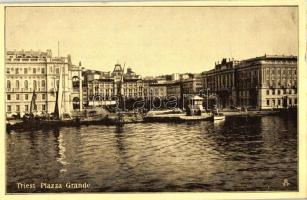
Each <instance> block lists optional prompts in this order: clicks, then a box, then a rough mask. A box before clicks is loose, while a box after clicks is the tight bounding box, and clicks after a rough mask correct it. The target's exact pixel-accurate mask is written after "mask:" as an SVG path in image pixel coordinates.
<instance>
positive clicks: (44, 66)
mask: <svg viewBox="0 0 307 200" xmlns="http://www.w3.org/2000/svg"><path fill="white" fill-rule="evenodd" d="M5 68H6V113H7V114H8V115H11V114H21V115H22V114H25V113H29V112H30V110H32V111H35V112H36V113H38V114H39V113H53V112H54V110H55V102H56V92H57V91H58V90H59V87H60V86H61V92H62V94H63V95H62V101H61V102H62V103H61V105H60V106H61V108H62V109H63V112H66V113H69V112H71V111H72V110H73V98H74V97H78V98H79V99H80V97H81V96H80V95H82V93H80V91H81V89H80V88H81V87H78V88H77V87H74V89H75V90H74V91H73V90H72V89H73V80H74V81H75V82H78V83H79V85H81V81H82V78H81V71H80V70H79V66H78V67H76V66H73V65H72V64H71V58H70V56H67V57H53V56H52V52H51V50H47V51H46V52H41V51H24V50H22V51H7V52H6V62H5ZM76 77H77V79H76ZM60 80H61V83H60ZM77 80H78V81H77ZM33 95H35V105H34V106H31V101H32V96H33ZM75 100H76V99H75Z"/></svg>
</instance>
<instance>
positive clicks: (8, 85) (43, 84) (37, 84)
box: [6, 80, 46, 89]
mask: <svg viewBox="0 0 307 200" xmlns="http://www.w3.org/2000/svg"><path fill="white" fill-rule="evenodd" d="M40 83H41V85H40ZM40 86H41V87H43V88H44V87H46V81H45V80H42V81H41V82H40V81H36V80H33V88H34V89H36V88H37V87H40ZM20 87H21V86H20V82H19V80H16V81H15V88H16V89H19V88H20ZM6 88H7V89H11V88H12V83H11V81H10V80H7V81H6ZM23 88H25V89H28V88H29V82H28V80H25V81H24V83H23Z"/></svg>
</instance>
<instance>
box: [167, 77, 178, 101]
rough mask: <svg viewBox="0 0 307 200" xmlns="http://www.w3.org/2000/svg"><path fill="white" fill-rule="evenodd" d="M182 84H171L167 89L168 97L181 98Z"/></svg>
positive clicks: (174, 82)
mask: <svg viewBox="0 0 307 200" xmlns="http://www.w3.org/2000/svg"><path fill="white" fill-rule="evenodd" d="M180 85H181V83H180V81H172V82H169V83H168V85H167V88H166V94H167V96H168V97H176V98H177V99H179V98H181V86H180Z"/></svg>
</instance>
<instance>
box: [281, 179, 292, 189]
mask: <svg viewBox="0 0 307 200" xmlns="http://www.w3.org/2000/svg"><path fill="white" fill-rule="evenodd" d="M282 185H283V186H284V187H288V186H289V185H290V183H289V181H288V179H287V178H285V179H284V182H283V183H282Z"/></svg>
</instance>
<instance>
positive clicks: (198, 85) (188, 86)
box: [180, 74, 203, 95]
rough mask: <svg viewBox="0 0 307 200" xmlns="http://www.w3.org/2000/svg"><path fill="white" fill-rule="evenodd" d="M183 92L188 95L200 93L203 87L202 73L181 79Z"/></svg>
mask: <svg viewBox="0 0 307 200" xmlns="http://www.w3.org/2000/svg"><path fill="white" fill-rule="evenodd" d="M180 81H181V82H182V92H183V94H186V95H195V94H199V93H200V92H201V90H202V89H203V83H202V76H201V75H200V74H190V76H189V77H188V78H186V79H181V80H180Z"/></svg>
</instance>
